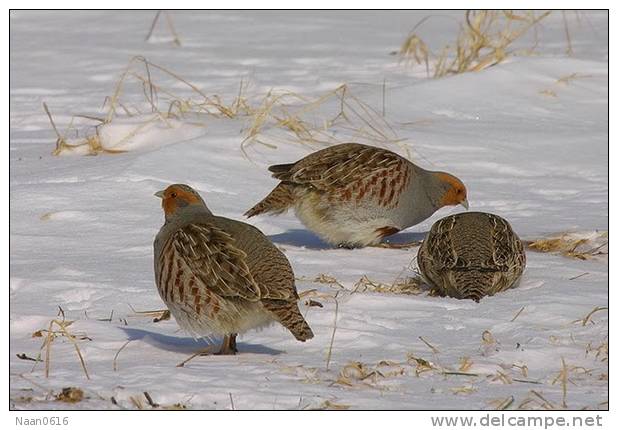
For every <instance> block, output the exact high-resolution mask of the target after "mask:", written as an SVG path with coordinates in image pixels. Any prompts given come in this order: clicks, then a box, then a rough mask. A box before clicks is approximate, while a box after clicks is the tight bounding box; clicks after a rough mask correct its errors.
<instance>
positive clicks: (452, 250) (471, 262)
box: [417, 212, 526, 302]
mask: <svg viewBox="0 0 618 430" xmlns="http://www.w3.org/2000/svg"><path fill="white" fill-rule="evenodd" d="M417 260H418V266H419V268H420V271H421V274H422V275H423V277H424V278H425V280H426V281H427V282H428V283H429V284H430V285H431V286H432V287H434V289H435V290H436V291H437V292H438V293H440V294H441V295H443V296H444V295H446V296H450V297H455V298H458V299H472V300H475V301H477V302H478V301H479V300H480V299H481V298H483V297H485V296H492V295H494V294H496V293H498V292H500V291H504V290H506V289H508V288H511V287H513V286H516V285H517V284H518V283H519V280H520V279H521V275H522V273H523V271H524V268H525V266H526V254H525V253H524V247H523V245H522V243H521V240H519V237H518V236H517V234H515V232H514V231H513V229H512V228H511V226H510V224H509V223H508V222H507V221H506V220H504V219H503V218H501V217H499V216H498V215H492V214H489V213H484V212H467V213H459V214H456V215H451V216H447V217H445V218H442V219H441V220H438V221H437V222H436V223H435V224H434V225H433V226H432V227H431V230H430V231H429V233H428V235H427V237H426V238H425V240H424V241H423V244H422V245H421V247H420V249H419V251H418V258H417Z"/></svg>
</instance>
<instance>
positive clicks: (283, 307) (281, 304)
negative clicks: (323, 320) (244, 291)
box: [262, 299, 313, 342]
mask: <svg viewBox="0 0 618 430" xmlns="http://www.w3.org/2000/svg"><path fill="white" fill-rule="evenodd" d="M262 304H263V305H264V307H265V308H266V309H267V310H268V311H270V312H271V313H272V314H274V316H275V318H276V319H277V321H279V322H280V323H281V324H282V325H283V326H284V327H285V328H287V329H288V330H290V332H291V333H292V334H293V335H294V337H295V338H296V339H297V340H300V341H301V342H304V341H306V340H308V339H311V338H312V337H313V332H312V331H311V327H309V324H307V321H305V319H304V318H303V316H302V315H301V313H300V310H298V305H297V304H296V303H294V302H286V301H284V300H268V299H263V300H262Z"/></svg>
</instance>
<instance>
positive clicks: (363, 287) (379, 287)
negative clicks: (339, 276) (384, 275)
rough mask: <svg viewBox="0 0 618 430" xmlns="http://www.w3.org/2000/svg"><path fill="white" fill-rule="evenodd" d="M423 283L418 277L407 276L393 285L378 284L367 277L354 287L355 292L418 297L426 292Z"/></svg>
mask: <svg viewBox="0 0 618 430" xmlns="http://www.w3.org/2000/svg"><path fill="white" fill-rule="evenodd" d="M421 285H423V281H422V279H421V278H420V277H418V276H407V277H405V278H398V279H395V281H393V283H391V284H388V283H384V282H376V281H373V280H371V279H369V278H368V277H367V276H366V275H363V277H362V278H360V279H359V280H358V282H357V283H356V284H355V285H354V288H353V292H355V293H357V292H360V293H364V292H366V291H370V292H373V293H382V294H404V295H411V296H417V295H419V294H422V293H424V292H425V291H426V290H425V289H423V288H421Z"/></svg>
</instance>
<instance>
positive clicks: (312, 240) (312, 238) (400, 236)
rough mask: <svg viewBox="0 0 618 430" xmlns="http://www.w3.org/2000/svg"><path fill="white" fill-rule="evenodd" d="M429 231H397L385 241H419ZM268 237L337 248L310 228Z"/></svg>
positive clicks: (326, 247)
mask: <svg viewBox="0 0 618 430" xmlns="http://www.w3.org/2000/svg"><path fill="white" fill-rule="evenodd" d="M426 235H427V232H422V233H415V232H408V233H397V234H395V235H393V236H388V237H387V238H386V239H385V240H383V242H385V243H392V244H395V245H398V244H404V243H408V242H418V241H422V240H423V239H425V236H426ZM268 238H269V239H270V240H271V241H273V242H275V243H278V244H280V245H292V246H298V247H304V248H307V249H337V247H336V246H333V245H330V244H328V243H326V242H324V241H323V240H322V239H320V238H319V237H318V236H316V235H315V234H313V233H312V232H310V231H309V230H303V229H293V230H288V231H286V232H283V233H279V234H273V235H271V236H268Z"/></svg>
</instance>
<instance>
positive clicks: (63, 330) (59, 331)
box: [32, 308, 92, 379]
mask: <svg viewBox="0 0 618 430" xmlns="http://www.w3.org/2000/svg"><path fill="white" fill-rule="evenodd" d="M58 316H62V318H61V319H52V320H51V321H50V322H49V325H48V327H47V329H41V330H37V331H36V332H34V333H33V334H32V337H43V338H44V339H43V343H42V344H41V348H40V352H39V354H38V356H37V358H36V361H35V364H34V366H33V368H32V370H34V368H35V367H36V364H37V362H38V361H40V360H41V352H42V351H43V350H45V377H46V378H49V371H50V367H51V349H52V343H53V341H54V340H55V339H56V338H58V337H63V338H65V339H67V340H68V341H69V342H71V343H72V344H73V347H74V348H75V352H76V353H77V357H78V359H79V363H80V365H81V368H82V370H83V371H84V375H86V378H87V379H90V375H89V374H88V369H87V368H86V362H85V361H84V357H83V355H82V353H81V350H80V348H79V344H78V342H79V341H81V340H88V341H90V340H92V339H90V338H89V337H88V336H86V335H85V334H77V333H75V334H73V333H71V332H70V331H69V327H70V326H71V325H72V324H73V323H74V322H75V321H69V320H66V319H65V318H64V312H63V311H62V308H61V309H60V312H59V315H58ZM54 328H55V329H54Z"/></svg>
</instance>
